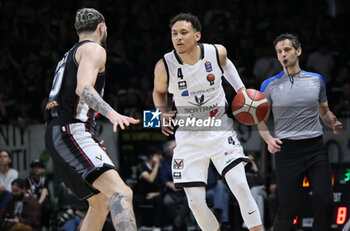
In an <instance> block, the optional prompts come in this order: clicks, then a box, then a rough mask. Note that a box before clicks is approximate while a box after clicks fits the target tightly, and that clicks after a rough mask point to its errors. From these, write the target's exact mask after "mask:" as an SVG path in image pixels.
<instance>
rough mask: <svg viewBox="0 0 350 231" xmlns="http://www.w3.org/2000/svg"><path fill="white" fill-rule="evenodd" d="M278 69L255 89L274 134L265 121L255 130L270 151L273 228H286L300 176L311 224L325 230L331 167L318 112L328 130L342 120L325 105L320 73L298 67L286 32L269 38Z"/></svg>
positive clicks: (297, 47) (295, 47) (295, 46)
mask: <svg viewBox="0 0 350 231" xmlns="http://www.w3.org/2000/svg"><path fill="white" fill-rule="evenodd" d="M274 46H275V50H276V52H277V58H278V60H279V62H280V63H281V65H282V66H283V71H282V72H281V73H279V74H278V75H276V76H273V77H271V78H269V79H267V80H265V81H264V82H263V84H262V86H261V89H260V91H261V92H262V93H264V94H265V96H266V98H267V100H268V101H269V105H270V110H272V113H273V118H274V130H275V136H276V137H273V136H272V135H271V134H270V132H269V129H268V127H267V125H266V123H265V122H264V121H263V122H261V123H259V124H258V129H259V133H260V135H261V136H262V138H263V139H264V140H265V142H266V143H267V145H268V150H269V152H270V153H276V158H275V159H276V174H277V187H278V192H277V193H278V202H279V208H278V211H277V216H276V219H275V222H274V226H273V230H274V231H289V230H291V229H292V221H293V219H294V218H295V216H296V211H297V206H298V201H300V191H301V188H302V180H303V177H304V176H306V177H307V179H308V181H309V182H310V185H311V189H312V191H313V198H314V199H313V200H314V201H313V205H314V206H313V208H314V213H313V214H314V223H313V229H312V230H315V231H316V230H317V231H323V230H325V231H326V230H329V227H330V222H331V217H332V216H331V212H332V203H333V195H332V184H331V168H330V164H329V161H328V158H327V153H326V151H325V148H324V144H323V140H322V125H321V123H320V120H319V117H321V119H322V120H323V122H324V123H325V124H326V125H327V126H328V127H330V128H332V129H333V132H334V134H339V133H341V131H342V124H341V123H340V122H339V121H338V120H337V118H336V117H335V116H334V114H333V113H332V112H331V111H330V110H329V107H328V103H327V96H326V85H325V81H324V79H323V78H322V76H321V75H319V74H316V73H311V72H306V71H304V70H301V69H300V66H299V56H300V55H301V52H302V50H301V44H300V42H299V41H298V38H297V37H296V36H295V35H292V34H288V33H286V34H281V35H279V36H278V37H277V38H276V39H275V41H274Z"/></svg>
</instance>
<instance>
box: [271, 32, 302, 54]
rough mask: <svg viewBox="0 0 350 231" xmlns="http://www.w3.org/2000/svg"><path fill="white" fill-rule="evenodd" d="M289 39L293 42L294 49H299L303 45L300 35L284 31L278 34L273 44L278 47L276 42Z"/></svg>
mask: <svg viewBox="0 0 350 231" xmlns="http://www.w3.org/2000/svg"><path fill="white" fill-rule="evenodd" d="M286 39H289V40H290V41H291V42H292V45H293V47H294V49H295V50H296V49H298V48H299V47H301V43H300V42H299V39H298V36H296V35H294V34H289V33H284V34H280V35H278V36H277V37H276V38H275V40H274V41H273V45H274V47H276V44H277V43H278V42H280V41H283V40H286Z"/></svg>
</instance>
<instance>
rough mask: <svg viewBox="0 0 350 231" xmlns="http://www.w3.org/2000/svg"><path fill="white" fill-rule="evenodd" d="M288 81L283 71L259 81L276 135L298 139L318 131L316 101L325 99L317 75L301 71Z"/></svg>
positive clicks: (320, 132)
mask: <svg viewBox="0 0 350 231" xmlns="http://www.w3.org/2000/svg"><path fill="white" fill-rule="evenodd" d="M293 79H294V83H293V84H292V83H291V81H290V80H289V77H288V75H287V74H286V73H284V71H282V72H281V73H279V74H278V75H276V76H273V77H271V78H269V79H267V80H265V81H264V82H263V84H262V85H261V88H260V91H261V92H262V93H264V94H265V97H266V98H267V100H268V102H269V106H270V108H271V111H272V114H273V118H274V122H275V136H276V137H277V138H279V139H291V140H301V139H309V138H313V137H317V136H320V135H322V125H321V123H320V118H319V112H318V104H319V103H321V102H325V101H327V96H326V83H325V81H324V79H323V78H322V76H321V75H319V74H316V73H312V72H306V71H303V70H301V72H300V73H299V74H298V75H296V76H294V77H293Z"/></svg>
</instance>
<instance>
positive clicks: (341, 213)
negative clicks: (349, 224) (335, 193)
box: [336, 207, 348, 225]
mask: <svg viewBox="0 0 350 231" xmlns="http://www.w3.org/2000/svg"><path fill="white" fill-rule="evenodd" d="M347 213H348V208H347V207H338V212H337V220H336V223H337V224H338V225H342V224H344V222H345V221H346V216H347Z"/></svg>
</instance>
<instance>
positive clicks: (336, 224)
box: [294, 163, 350, 231]
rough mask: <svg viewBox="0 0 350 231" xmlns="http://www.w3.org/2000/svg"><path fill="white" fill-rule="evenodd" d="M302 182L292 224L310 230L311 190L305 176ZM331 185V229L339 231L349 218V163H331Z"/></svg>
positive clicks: (305, 230) (311, 220)
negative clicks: (300, 195)
mask: <svg viewBox="0 0 350 231" xmlns="http://www.w3.org/2000/svg"><path fill="white" fill-rule="evenodd" d="M302 184H303V190H302V197H301V198H302V199H301V200H302V201H301V202H300V208H299V212H298V216H297V217H296V218H295V220H294V225H295V226H296V228H297V229H301V230H304V231H307V230H311V227H312V222H313V216H312V191H311V188H310V184H309V182H308V180H307V178H306V177H304V180H303V182H302ZM332 185H333V201H334V206H333V217H332V225H331V230H334V231H341V230H342V227H343V226H344V224H345V223H346V222H347V221H348V220H349V219H350V163H341V164H332Z"/></svg>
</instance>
